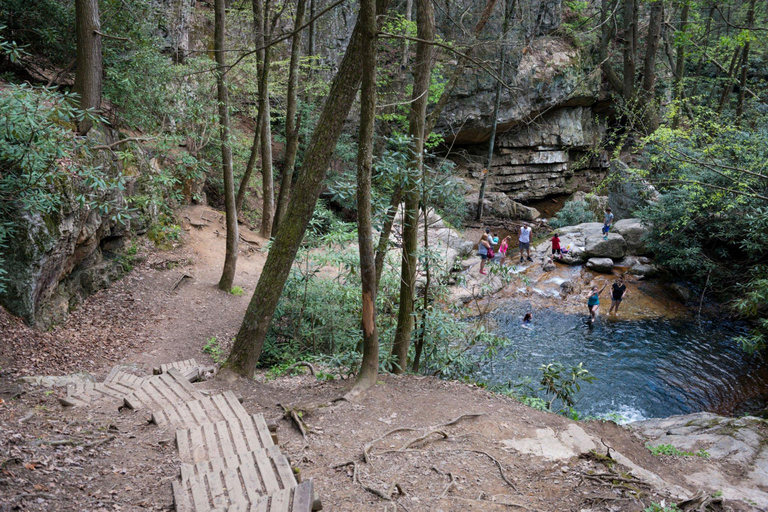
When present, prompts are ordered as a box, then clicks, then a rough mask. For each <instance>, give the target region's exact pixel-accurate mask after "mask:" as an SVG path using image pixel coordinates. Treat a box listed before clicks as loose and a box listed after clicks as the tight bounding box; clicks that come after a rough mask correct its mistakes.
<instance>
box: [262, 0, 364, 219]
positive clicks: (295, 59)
mask: <svg viewBox="0 0 768 512" xmlns="http://www.w3.org/2000/svg"><path fill="white" fill-rule="evenodd" d="M306 5H307V0H298V1H297V3H296V17H295V19H294V21H293V26H294V30H295V29H296V28H298V27H300V26H302V25H303V24H304V11H305V8H306ZM374 8H375V6H374ZM301 34H302V32H296V33H295V34H293V40H292V41H291V63H290V67H289V70H288V101H287V106H286V110H285V158H284V159H283V160H284V164H283V177H282V180H280V195H279V196H278V198H277V210H276V211H275V222H274V226H273V228H272V231H277V228H278V226H280V222H281V221H282V219H283V217H284V216H285V210H286V209H287V208H288V199H289V198H290V196H291V187H292V186H293V168H294V166H295V164H296V153H297V152H298V150H299V122H297V120H296V106H297V104H298V97H299V59H300V57H301Z"/></svg>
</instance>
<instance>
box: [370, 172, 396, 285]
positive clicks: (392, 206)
mask: <svg viewBox="0 0 768 512" xmlns="http://www.w3.org/2000/svg"><path fill="white" fill-rule="evenodd" d="M402 200H403V189H402V188H400V187H397V188H396V189H395V191H394V192H392V198H391V199H390V201H389V209H387V214H386V216H385V217H384V224H383V225H382V226H381V233H380V234H379V243H378V244H377V245H376V290H378V289H379V282H380V281H381V274H382V272H384V261H385V260H386V258H387V252H388V251H389V237H390V235H391V234H392V226H394V225H395V217H396V216H397V209H398V208H399V207H400V203H401V202H402Z"/></svg>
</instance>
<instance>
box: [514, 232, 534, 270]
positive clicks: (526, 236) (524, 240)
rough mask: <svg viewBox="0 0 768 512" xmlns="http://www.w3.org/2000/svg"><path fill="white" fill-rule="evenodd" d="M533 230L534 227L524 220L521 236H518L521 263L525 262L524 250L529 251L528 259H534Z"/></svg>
mask: <svg viewBox="0 0 768 512" xmlns="http://www.w3.org/2000/svg"><path fill="white" fill-rule="evenodd" d="M531 231H532V229H531V227H530V226H529V225H528V223H527V222H523V225H522V226H521V227H520V232H519V236H518V238H517V240H518V242H519V245H520V263H522V262H523V251H526V252H527V254H528V261H533V259H531Z"/></svg>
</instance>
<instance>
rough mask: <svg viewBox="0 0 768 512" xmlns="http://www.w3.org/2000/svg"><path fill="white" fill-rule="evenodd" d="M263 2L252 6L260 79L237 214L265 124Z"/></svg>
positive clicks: (257, 152) (258, 1)
mask: <svg viewBox="0 0 768 512" xmlns="http://www.w3.org/2000/svg"><path fill="white" fill-rule="evenodd" d="M261 2H262V0H252V2H251V6H252V8H253V44H254V46H255V47H256V75H257V78H258V80H259V81H258V84H257V92H256V95H257V98H256V103H257V107H256V111H257V113H256V128H255V129H254V132H253V143H252V144H251V154H250V156H249V157H248V164H247V165H246V166H245V172H244V173H243V177H242V179H241V180H240V186H239V187H238V189H237V200H236V202H235V204H236V206H237V212H238V213H240V210H241V209H242V207H243V201H245V194H246V192H247V191H248V183H250V181H251V176H252V175H253V169H254V168H255V167H256V160H257V159H258V155H259V147H260V146H261V134H262V131H263V128H262V127H263V124H264V109H263V108H262V102H261V97H262V93H261V91H262V83H263V76H264V50H263V48H264V42H265V41H264V24H265V22H264V13H263V6H262V4H261Z"/></svg>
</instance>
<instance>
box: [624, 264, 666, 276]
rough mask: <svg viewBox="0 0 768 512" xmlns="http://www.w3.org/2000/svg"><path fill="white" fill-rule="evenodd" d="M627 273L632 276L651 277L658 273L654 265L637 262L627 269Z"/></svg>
mask: <svg viewBox="0 0 768 512" xmlns="http://www.w3.org/2000/svg"><path fill="white" fill-rule="evenodd" d="M627 273H628V274H631V275H633V276H640V277H653V276H657V275H659V268H658V267H657V266H656V265H644V264H642V263H637V264H635V265H632V266H631V267H630V268H629V270H627Z"/></svg>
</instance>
